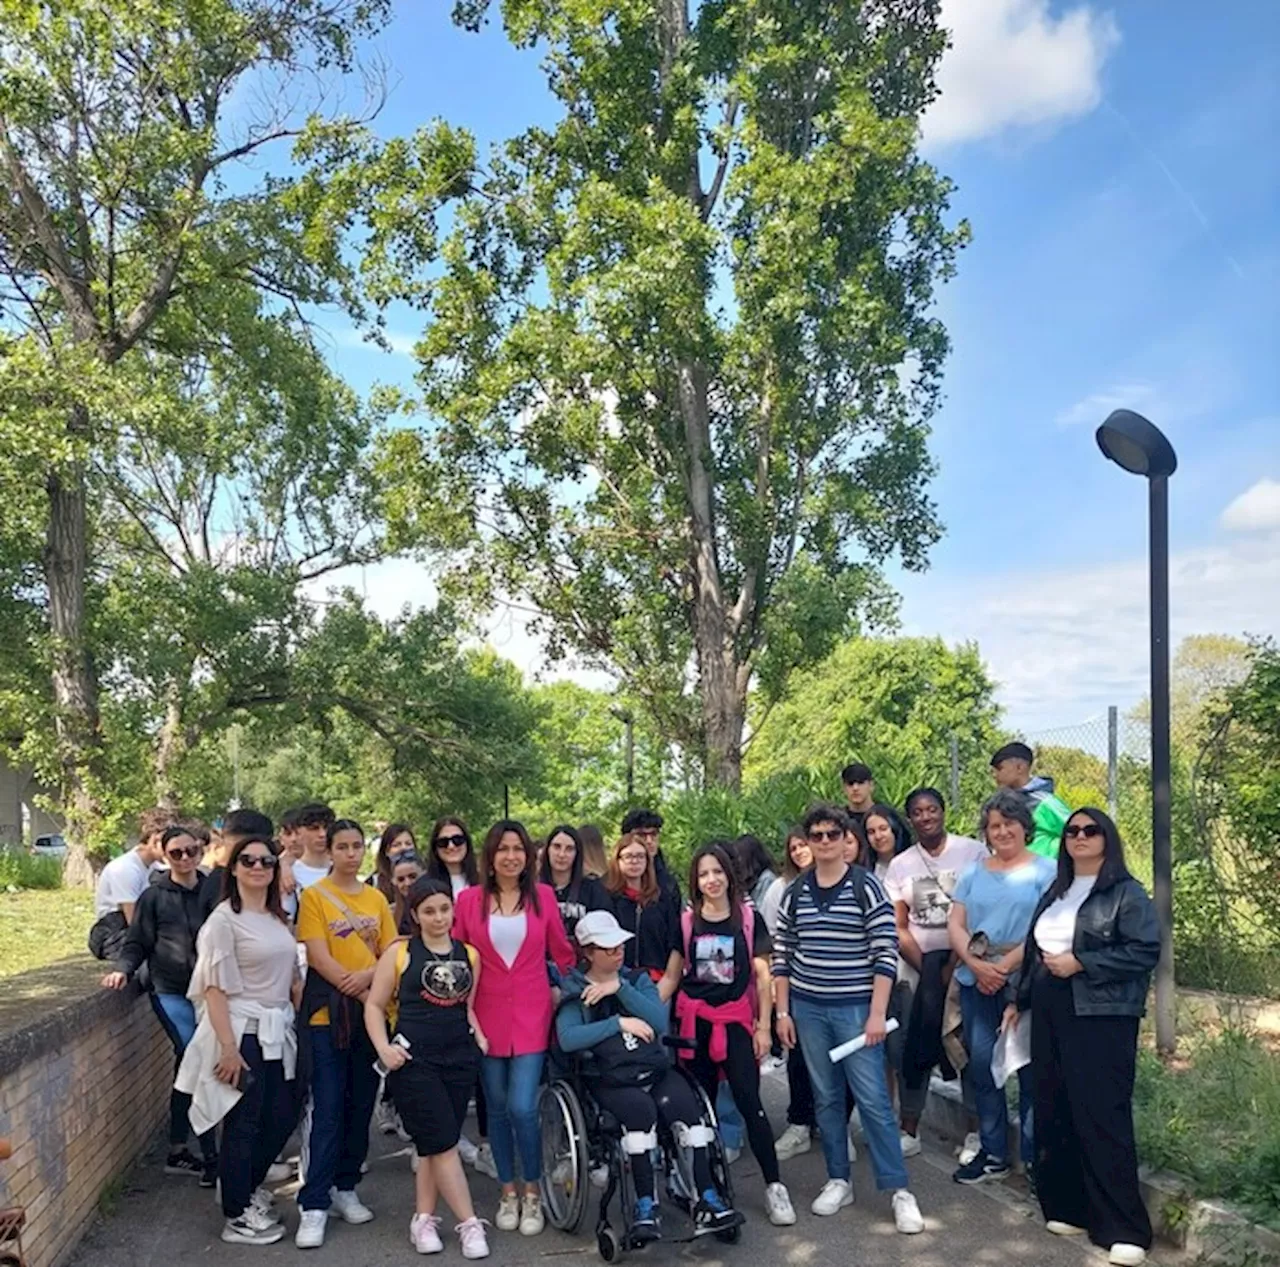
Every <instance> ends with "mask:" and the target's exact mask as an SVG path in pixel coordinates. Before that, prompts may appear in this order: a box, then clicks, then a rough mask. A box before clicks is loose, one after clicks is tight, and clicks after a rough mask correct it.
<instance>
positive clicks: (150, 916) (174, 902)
mask: <svg viewBox="0 0 1280 1267" xmlns="http://www.w3.org/2000/svg"><path fill="white" fill-rule="evenodd" d="M200 893H201V885H200V884H199V883H197V884H195V885H193V886H192V887H191V888H189V889H187V888H183V886H182V885H180V884H177V883H175V882H174V880H173V878H172V877H171V876H164V877H163V878H162V879H159V880H157V881H156V882H155V883H154V884H152V885H151V886H150V887H149V888H148V889H147V890H146V892H145V893H143V895H142V896H141V897H140V898H139V899H138V904H137V906H136V907H134V910H133V922H132V923H131V924H130V925H129V935H128V936H127V937H126V938H125V943H124V949H123V950H122V951H121V952H120V958H119V960H118V961H117V967H118V968H119V970H120V971H121V972H123V973H125V975H126V976H130V977H132V976H133V975H134V974H135V973H136V972H137V971H138V969H139V968H140V967H141V966H142V965H143V964H144V963H147V964H149V965H150V969H151V983H152V986H153V988H154V989H155V991H156V993H157V994H186V992H187V987H188V986H189V985H190V984H191V974H192V972H193V971H194V970H195V966H196V934H197V933H198V932H199V931H200V926H201V925H202V924H203V923H204V920H205V914H206V912H205V911H204V910H203V908H202V904H201V901H200Z"/></svg>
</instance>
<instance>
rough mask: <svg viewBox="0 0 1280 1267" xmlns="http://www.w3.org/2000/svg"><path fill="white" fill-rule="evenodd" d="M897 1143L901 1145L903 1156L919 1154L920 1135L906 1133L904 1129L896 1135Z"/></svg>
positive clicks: (916, 1155)
mask: <svg viewBox="0 0 1280 1267" xmlns="http://www.w3.org/2000/svg"><path fill="white" fill-rule="evenodd" d="M898 1143H900V1144H901V1145H902V1155H903V1156H904V1157H919V1156H920V1136H919V1135H908V1134H907V1132H906V1131H903V1132H902V1134H901V1135H900V1136H899V1137H898Z"/></svg>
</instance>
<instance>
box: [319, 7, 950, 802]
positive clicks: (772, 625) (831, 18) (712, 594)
mask: <svg viewBox="0 0 1280 1267" xmlns="http://www.w3.org/2000/svg"><path fill="white" fill-rule="evenodd" d="M487 7H488V6H487V5H486V4H483V3H466V4H464V5H461V6H460V7H459V9H458V12H457V18H458V20H460V21H462V22H464V24H470V25H474V24H475V23H476V22H478V21H479V20H480V16H481V15H482V14H483V12H484V11H485V10H486V9H487ZM937 9H938V5H937V3H936V2H935V0H926V3H923V4H913V5H901V4H897V3H888V2H886V0H875V2H868V3H863V4H857V5H834V6H833V5H831V4H830V3H827V0H764V2H763V3H761V0H726V2H724V3H716V4H702V5H699V6H696V7H695V6H689V5H687V4H686V3H676V4H674V5H667V6H662V5H639V6H635V5H632V6H621V7H617V6H613V7H611V6H605V7H604V8H601V6H599V5H598V4H592V3H586V2H584V0H507V3H505V4H504V5H503V6H502V11H503V18H504V22H505V26H506V30H507V33H508V35H509V37H510V38H511V39H512V41H513V42H515V43H516V44H517V45H520V46H529V47H533V46H537V47H538V48H539V49H540V50H541V51H542V53H543V57H544V61H543V65H544V69H545V72H546V75H547V80H548V84H549V86H550V88H551V91H552V92H553V93H554V95H555V96H556V98H557V99H558V101H559V102H560V103H561V105H562V107H563V111H564V113H563V116H562V118H561V119H560V121H559V122H558V123H556V124H555V125H554V126H552V127H550V128H543V127H531V128H529V129H528V130H527V131H525V132H523V133H521V134H520V135H518V136H516V137H513V138H511V139H510V140H509V141H507V142H505V143H504V144H501V145H498V146H495V147H494V148H493V150H492V151H491V152H490V153H489V154H488V155H487V156H485V157H484V158H482V157H481V155H480V154H479V152H478V149H477V146H476V143H475V141H474V139H473V138H472V137H471V136H470V135H468V134H467V133H465V132H463V131H461V130H459V129H457V128H455V127H453V126H451V125H449V124H447V123H436V124H433V125H431V126H430V127H427V128H425V129H423V130H422V131H420V132H419V133H418V134H417V135H416V136H414V137H413V138H411V139H409V140H403V139H397V140H393V141H390V142H386V143H383V142H381V141H379V140H378V139H376V138H375V137H373V136H372V135H370V136H368V137H365V138H363V139H355V138H353V137H352V136H351V135H350V134H349V133H343V134H341V135H337V136H335V135H334V134H332V133H331V132H329V131H325V130H323V129H317V130H315V131H313V133H311V134H310V135H309V136H308V138H307V140H306V143H305V147H304V157H305V158H306V159H307V160H308V161H309V162H310V164H311V173H310V175H309V177H308V184H307V185H306V186H305V190H304V192H305V194H306V195H307V196H308V197H311V198H314V199H315V201H316V202H317V203H319V204H327V205H328V207H329V208H330V211H329V216H330V218H332V219H334V220H337V219H341V218H342V217H345V216H349V215H351V213H352V208H353V207H356V208H358V209H359V210H360V212H361V213H362V215H363V225H364V228H365V232H366V234H367V247H366V250H365V251H364V253H363V256H362V260H361V272H362V281H363V284H364V286H365V288H366V290H367V292H368V293H369V294H370V295H371V296H372V298H373V300H374V302H375V303H376V304H379V305H385V304H389V303H391V302H394V301H398V300H399V301H406V302H409V303H412V304H415V305H417V306H419V307H421V308H422V309H423V310H424V311H425V312H426V315H427V328H426V331H425V333H424V335H423V338H422V340H421V341H420V342H419V344H418V346H417V355H418V357H419V359H420V361H421V365H422V368H421V373H420V382H421V385H422V390H423V400H422V404H423V406H424V408H423V409H422V410H421V411H420V413H419V414H418V419H419V422H418V428H419V429H418V430H416V431H408V430H405V431H400V432H397V433H395V434H394V435H392V436H390V437H389V438H388V443H387V453H386V459H385V462H384V478H385V480H386V483H387V484H388V486H389V492H388V505H389V507H390V513H391V514H392V517H393V522H392V527H393V530H394V531H395V532H396V533H397V534H398V536H397V538H396V539H397V540H400V541H404V542H409V543H416V542H423V541H425V542H429V543H447V544H448V545H450V546H452V547H455V548H457V554H456V556H455V560H454V567H453V568H452V571H451V575H450V577H449V578H448V583H449V584H451V585H452V587H453V589H454V592H456V593H458V594H462V595H465V596H466V597H467V598H469V599H470V600H472V601H483V600H485V599H487V598H489V597H491V596H492V594H493V593H494V591H495V590H497V589H502V590H505V591H506V592H507V593H510V594H520V595H524V596H526V597H527V598H528V599H529V600H530V602H531V603H532V605H533V606H535V607H536V608H537V609H538V610H539V612H540V613H541V616H540V617H539V619H538V621H537V622H536V625H535V632H537V633H539V634H541V635H543V636H544V637H545V639H546V641H547V644H548V646H549V649H550V652H551V654H552V655H553V656H559V655H563V654H567V653H569V652H575V653H577V654H579V655H580V656H581V657H582V658H583V659H585V660H586V661H587V662H589V663H599V664H605V665H608V666H610V667H612V668H613V669H614V670H615V671H616V672H617V673H618V674H619V675H620V677H621V679H622V680H623V682H624V683H625V685H626V689H627V692H628V693H629V694H630V695H632V696H634V697H636V698H637V699H640V700H642V701H644V703H645V704H646V706H647V708H648V710H649V711H650V713H651V715H652V717H653V718H654V720H655V723H656V724H657V726H658V727H659V728H660V729H661V730H662V732H663V733H664V734H666V735H668V736H670V737H671V738H673V739H674V740H676V741H677V742H679V743H680V744H681V745H682V746H683V747H684V749H685V750H686V751H687V752H689V753H693V754H696V755H697V756H698V757H699V758H700V759H701V758H703V756H704V754H705V772H706V777H707V779H708V780H710V781H712V782H723V783H726V784H728V785H731V786H732V785H736V783H737V781H738V776H739V761H740V751H739V749H740V743H741V736H742V728H743V723H744V717H745V704H746V698H747V693H748V689H749V686H750V684H751V682H752V680H753V677H758V683H759V686H760V688H761V690H762V691H764V692H765V693H766V694H767V695H769V696H774V695H776V694H778V693H779V692H780V691H781V690H782V689H783V687H784V685H785V682H786V678H787V675H788V673H789V672H790V670H791V669H792V668H793V667H794V666H796V665H798V664H805V663H812V662H813V661H814V660H816V659H819V658H821V657H822V656H823V655H825V654H826V653H827V652H829V651H830V650H831V648H832V647H833V646H834V645H835V643H836V641H837V640H838V639H839V638H841V637H844V636H847V635H848V634H849V633H851V632H853V631H855V630H856V629H858V628H859V627H860V626H861V625H863V624H866V623H870V622H874V621H877V620H883V619H885V618H886V616H887V614H888V613H889V611H891V608H892V604H891V602H890V601H889V596H888V595H887V593H886V590H885V586H884V583H883V580H882V577H881V572H880V569H881V566H882V565H883V564H884V563H885V562H886V561H888V560H890V559H891V558H893V557H895V556H896V557H898V558H899V559H901V561H902V562H903V564H904V565H905V566H907V567H908V568H919V567H923V566H924V563H925V558H926V554H927V550H928V548H929V546H930V545H931V544H932V543H933V542H934V541H935V540H936V539H937V537H938V534H939V532H940V527H939V524H938V522H937V518H936V515H935V511H934V507H933V505H932V503H931V502H930V501H929V499H928V497H927V495H926V486H927V481H928V479H929V477H930V475H931V474H932V463H931V461H930V459H929V456H928V453H927V447H926V442H927V436H928V420H929V417H930V415H931V413H932V411H933V409H934V407H935V405H936V402H937V398H938V394H939V391H940V382H941V366H942V362H943V360H944V357H945V354H946V351H947V338H946V334H945V332H944V330H943V328H942V326H941V324H940V322H939V320H938V318H937V316H936V310H935V305H934V301H935V286H936V285H937V283H938V282H939V281H941V280H943V279H945V278H947V277H948V276H950V274H951V272H952V270H953V268H954V262H955V257H956V254H957V252H958V250H959V249H960V248H961V246H962V245H963V244H964V242H965V240H966V238H967V228H966V227H965V226H963V225H961V226H959V227H951V226H949V225H948V223H947V220H948V200H949V197H950V193H951V186H950V184H949V182H948V181H947V180H945V179H944V178H943V177H941V176H939V175H938V173H937V172H936V171H935V170H934V169H933V168H932V167H930V166H929V165H928V164H927V163H925V162H923V161H922V160H921V159H920V158H919V156H918V155H917V153H916V151H915V144H916V136H917V121H918V118H919V115H920V113H921V112H922V111H923V109H924V108H925V106H926V105H927V104H928V103H929V101H930V100H931V99H932V98H933V96H934V94H935V87H934V80H933V72H934V67H935V65H936V62H937V59H938V57H939V56H940V54H941V52H942V49H943V46H944V43H945V35H944V33H943V31H942V29H941V27H940V26H939V24H938V13H937ZM422 419H426V420H427V421H421V420H422ZM691 665H692V666H693V668H694V670H695V676H696V681H695V682H694V683H693V684H692V686H693V689H692V691H691V683H690V681H689V668H690V666H691Z"/></svg>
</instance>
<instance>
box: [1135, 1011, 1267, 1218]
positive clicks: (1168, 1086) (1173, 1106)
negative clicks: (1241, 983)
mask: <svg viewBox="0 0 1280 1267" xmlns="http://www.w3.org/2000/svg"><path fill="white" fill-rule="evenodd" d="M1179 1042H1180V1052H1179V1059H1178V1060H1177V1061H1176V1062H1174V1063H1173V1064H1171V1065H1165V1064H1164V1063H1162V1062H1161V1061H1160V1059H1159V1058H1158V1057H1157V1056H1156V1055H1155V1053H1154V1052H1152V1051H1150V1050H1149V1049H1148V1048H1145V1047H1144V1048H1142V1049H1141V1050H1140V1051H1139V1053H1138V1081H1137V1088H1136V1090H1135V1092H1134V1118H1135V1125H1136V1128H1137V1133H1138V1155H1139V1156H1140V1157H1141V1158H1142V1160H1143V1161H1144V1162H1145V1163H1146V1164H1147V1165H1150V1166H1155V1167H1158V1168H1160V1169H1163V1170H1171V1171H1174V1172H1176V1173H1177V1174H1180V1175H1183V1176H1185V1177H1186V1178H1187V1179H1189V1180H1190V1181H1191V1183H1192V1185H1193V1186H1194V1189H1195V1193H1196V1195H1197V1196H1202V1197H1209V1196H1216V1197H1225V1198H1227V1199H1228V1200H1231V1201H1235V1202H1238V1203H1239V1204H1240V1205H1242V1206H1243V1207H1244V1208H1245V1209H1246V1210H1247V1211H1248V1212H1249V1213H1250V1214H1251V1215H1252V1216H1253V1217H1254V1218H1256V1219H1258V1220H1259V1221H1260V1222H1263V1223H1266V1224H1268V1225H1269V1226H1271V1227H1273V1228H1277V1229H1280V1052H1277V1051H1276V1050H1275V1048H1274V1046H1269V1045H1268V1044H1267V1043H1266V1042H1265V1041H1264V1040H1262V1039H1261V1038H1259V1037H1258V1036H1257V1035H1256V1034H1252V1033H1249V1032H1247V1031H1244V1030H1240V1029H1234V1028H1226V1029H1222V1030H1220V1031H1218V1032H1201V1033H1200V1034H1198V1035H1185V1036H1183V1037H1181V1038H1180V1040H1179Z"/></svg>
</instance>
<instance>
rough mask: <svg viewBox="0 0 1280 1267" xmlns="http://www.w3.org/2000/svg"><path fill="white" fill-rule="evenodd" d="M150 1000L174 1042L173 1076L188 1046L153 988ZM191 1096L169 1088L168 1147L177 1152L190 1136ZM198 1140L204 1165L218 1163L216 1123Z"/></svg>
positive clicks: (184, 1146)
mask: <svg viewBox="0 0 1280 1267" xmlns="http://www.w3.org/2000/svg"><path fill="white" fill-rule="evenodd" d="M147 997H148V998H149V999H150V1000H151V1010H152V1011H153V1012H154V1013H155V1014H156V1020H158V1021H159V1022H160V1028H161V1029H162V1030H164V1036H165V1037H166V1038H167V1039H168V1040H169V1042H170V1044H171V1045H172V1046H173V1076H174V1077H175V1078H176V1077H177V1076H178V1070H179V1069H180V1068H181V1067H182V1053H183V1052H185V1051H186V1050H187V1041H188V1040H186V1039H184V1038H183V1036H182V1035H181V1034H180V1033H179V1032H178V1027H177V1026H176V1025H174V1023H173V1021H172V1020H171V1019H170V1018H169V1014H168V1012H166V1011H165V1010H164V1008H163V1007H161V1005H160V1000H159V999H158V998H157V997H156V995H155V992H154V991H152V992H151V993H150V994H149V995H148V996H147ZM190 1113H191V1097H190V1096H189V1095H187V1093H186V1092H185V1091H179V1090H178V1088H177V1087H174V1088H173V1089H172V1090H171V1091H170V1092H169V1151H170V1152H171V1153H173V1152H177V1151H178V1150H179V1149H182V1148H186V1146H187V1140H188V1139H189V1138H190V1137H191V1121H190ZM198 1139H199V1142H200V1156H201V1157H202V1158H203V1159H204V1163H205V1167H206V1169H207V1168H208V1167H211V1166H216V1165H217V1164H218V1128H217V1127H216V1126H215V1127H214V1128H213V1129H212V1130H208V1131H205V1133H204V1134H203V1135H201V1136H198Z"/></svg>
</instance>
